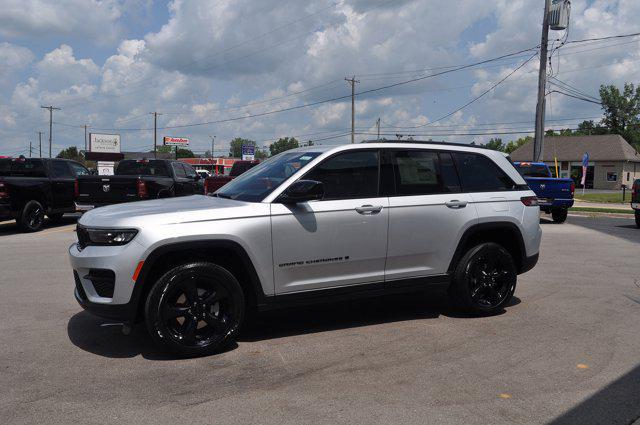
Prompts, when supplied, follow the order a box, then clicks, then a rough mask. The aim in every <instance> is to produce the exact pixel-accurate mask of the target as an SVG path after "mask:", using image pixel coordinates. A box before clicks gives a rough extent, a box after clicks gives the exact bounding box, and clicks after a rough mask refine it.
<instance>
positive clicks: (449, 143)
mask: <svg viewBox="0 0 640 425" xmlns="http://www.w3.org/2000/svg"><path fill="white" fill-rule="evenodd" d="M361 143H389V144H395V143H417V144H430V145H444V146H458V147H468V148H479V149H489V150H493V149H491V148H488V147H486V146H484V145H472V144H470V143H452V142H443V141H439V140H363V141H362V142H361Z"/></svg>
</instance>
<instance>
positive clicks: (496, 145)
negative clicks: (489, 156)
mask: <svg viewBox="0 0 640 425" xmlns="http://www.w3.org/2000/svg"><path fill="white" fill-rule="evenodd" d="M484 146H485V147H486V148H489V149H493V150H494V151H502V152H504V149H505V147H506V146H505V144H504V143H502V139H501V138H499V137H496V138H493V137H492V138H491V139H489V141H488V142H487V143H485V144H484Z"/></svg>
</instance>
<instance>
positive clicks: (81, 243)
mask: <svg viewBox="0 0 640 425" xmlns="http://www.w3.org/2000/svg"><path fill="white" fill-rule="evenodd" d="M76 233H77V234H78V248H79V249H83V248H84V247H85V246H91V245H94V246H111V245H126V244H128V243H129V242H131V241H132V240H133V238H134V237H135V236H136V234H137V233H138V231H137V230H135V229H91V228H86V227H82V226H78V227H77V228H76Z"/></svg>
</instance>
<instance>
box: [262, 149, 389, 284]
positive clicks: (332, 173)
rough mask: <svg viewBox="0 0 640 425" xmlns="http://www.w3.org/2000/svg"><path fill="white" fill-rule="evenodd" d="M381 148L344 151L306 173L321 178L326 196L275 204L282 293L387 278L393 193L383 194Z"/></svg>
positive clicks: (277, 264) (277, 269)
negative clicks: (389, 194) (293, 202)
mask: <svg viewBox="0 0 640 425" xmlns="http://www.w3.org/2000/svg"><path fill="white" fill-rule="evenodd" d="M379 162H380V161H379V152H378V150H377V149H362V150H356V151H353V150H351V151H347V152H342V153H338V154H336V155H334V156H332V157H330V158H328V159H326V160H325V161H323V162H322V163H320V164H319V165H317V166H316V167H314V168H313V169H312V170H311V171H309V172H308V173H307V174H306V175H305V176H304V177H302V178H304V179H309V180H317V181H321V182H322V183H323V184H324V188H325V198H324V199H323V200H321V201H310V202H303V203H299V204H296V205H284V204H280V203H277V202H274V203H273V204H272V206H271V215H272V240H273V259H274V278H275V290H276V293H280V294H282V293H292V292H301V291H309V290H316V289H323V288H330V287H340V286H348V285H357V284H363V283H373V282H382V281H383V280H384V264H385V258H386V252H387V229H388V225H389V222H388V219H389V213H388V205H389V204H388V198H387V197H386V196H385V197H381V196H380V195H379V189H378V186H379V174H380V173H379V169H380V166H379Z"/></svg>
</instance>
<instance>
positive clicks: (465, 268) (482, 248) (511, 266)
mask: <svg viewBox="0 0 640 425" xmlns="http://www.w3.org/2000/svg"><path fill="white" fill-rule="evenodd" d="M516 281H517V271H516V267H515V263H514V261H513V258H512V256H511V255H510V254H509V253H508V252H507V251H506V250H505V249H504V248H503V247H502V246H500V245H498V244H495V243H483V244H481V245H478V246H476V247H474V248H472V249H470V250H469V251H468V252H467V253H466V254H465V255H464V256H463V257H462V259H461V260H460V263H458V266H457V267H456V271H455V273H454V278H453V282H452V284H451V288H450V294H451V296H452V297H453V298H454V301H455V302H457V303H458V304H459V305H460V306H461V307H463V308H464V310H465V311H467V312H469V313H472V314H492V313H496V312H498V311H500V310H502V308H503V307H504V305H505V304H507V303H508V302H509V301H510V300H511V298H512V296H513V293H514V292H515V288H516Z"/></svg>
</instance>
